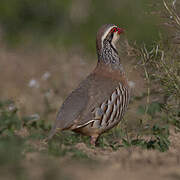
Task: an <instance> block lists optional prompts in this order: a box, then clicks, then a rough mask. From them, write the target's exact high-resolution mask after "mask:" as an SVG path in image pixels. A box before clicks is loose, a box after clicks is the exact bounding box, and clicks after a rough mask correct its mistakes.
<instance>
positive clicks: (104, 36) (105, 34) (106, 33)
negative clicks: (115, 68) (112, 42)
mask: <svg viewBox="0 0 180 180" xmlns="http://www.w3.org/2000/svg"><path fill="white" fill-rule="evenodd" d="M114 27H117V26H111V27H110V28H108V29H107V31H106V32H105V33H104V35H103V36H102V38H101V45H102V47H103V41H104V39H105V38H106V36H107V35H108V33H109V31H110V29H112V28H114Z"/></svg>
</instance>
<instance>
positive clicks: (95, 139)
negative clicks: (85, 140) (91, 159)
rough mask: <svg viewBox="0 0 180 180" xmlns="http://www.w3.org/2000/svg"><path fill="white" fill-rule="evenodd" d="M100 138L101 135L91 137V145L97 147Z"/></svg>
mask: <svg viewBox="0 0 180 180" xmlns="http://www.w3.org/2000/svg"><path fill="white" fill-rule="evenodd" d="M98 137H99V135H94V136H91V141H90V143H91V145H92V146H94V147H95V146H96V143H97V140H98Z"/></svg>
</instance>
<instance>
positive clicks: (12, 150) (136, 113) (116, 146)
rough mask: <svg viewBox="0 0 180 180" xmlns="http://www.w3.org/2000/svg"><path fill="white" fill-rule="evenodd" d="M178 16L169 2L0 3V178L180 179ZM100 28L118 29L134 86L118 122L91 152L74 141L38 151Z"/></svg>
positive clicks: (84, 142) (92, 52)
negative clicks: (126, 108) (122, 115)
mask: <svg viewBox="0 0 180 180" xmlns="http://www.w3.org/2000/svg"><path fill="white" fill-rule="evenodd" d="M179 7H180V2H179V1H176V0H166V1H163V0H151V1H144V0H138V1H135V0H111V1H109V0H98V1H97V0H0V82H1V83H0V167H1V168H0V174H1V177H2V178H3V179H13V178H14V179H18V180H19V179H24V178H25V177H26V179H27V177H29V179H32V178H35V179H39V180H40V179H50V178H51V179H78V180H79V179H84V177H85V178H86V179H106V178H107V177H109V178H108V179H118V178H119V177H120V175H119V173H120V172H121V176H122V179H134V180H135V179H141V178H143V179H144V177H145V178H146V179H148V178H149V179H152V178H155V179H164V177H165V176H164V175H166V174H168V175H167V177H173V178H174V179H178V178H179V177H180V174H179V155H178V153H177V152H179V150H180V144H179V134H178V133H177V132H179V131H180V130H179V129H180V112H179V109H180V108H179V107H180V103H179V99H180V78H179V73H180V63H179V58H180V46H179V44H180V18H179V17H180V14H179V12H180V11H179ZM106 23H112V24H116V25H118V26H119V27H122V28H124V29H125V33H124V34H123V35H122V36H121V38H120V41H119V42H118V45H117V48H118V51H119V54H120V58H121V60H122V64H123V66H124V68H125V71H126V74H127V76H128V79H129V81H131V84H132V85H133V89H132V98H131V102H130V106H129V109H128V112H127V113H126V116H125V121H123V123H121V124H120V126H118V127H117V128H114V130H112V131H110V132H109V133H107V134H105V135H104V136H103V137H102V138H101V139H100V145H99V147H98V148H95V149H94V148H92V147H90V144H89V141H88V140H89V139H88V138H87V137H82V136H79V135H77V134H74V133H72V132H67V133H66V132H65V133H64V135H62V134H60V135H57V136H56V137H55V138H54V139H53V141H52V142H51V143H49V144H43V143H42V140H43V139H44V138H45V137H46V136H47V134H48V132H49V130H50V127H51V124H52V123H53V122H54V120H55V118H56V114H57V111H58V109H59V108H60V106H61V104H62V102H63V101H64V99H65V98H66V97H67V95H68V94H69V93H70V92H71V91H72V90H73V89H74V88H76V87H77V85H78V84H79V82H80V81H82V80H83V79H84V78H85V77H86V76H87V75H88V74H89V73H90V72H91V71H92V70H93V68H94V67H95V66H96V63H97V56H96V44H95V42H96V41H95V40H96V33H97V31H98V29H99V28H100V27H101V26H102V25H103V24H106ZM170 126H173V127H175V129H176V133H177V134H176V133H174V131H173V133H171V136H170V130H171V129H170V128H169V127H170ZM169 139H170V140H169ZM171 143H172V145H171V146H170V144H171ZM168 150H169V151H168ZM164 151H167V152H166V153H164V154H163V153H162V152H164ZM160 165H161V167H160ZM172 166H173V167H174V169H173V168H170V167H172ZM99 169H101V170H100V171H99ZM142 169H143V170H142ZM9 172H11V173H9ZM92 172H93V173H92ZM102 172H105V173H102ZM133 173H135V174H133ZM148 174H149V175H150V176H149V175H148ZM152 175H153V176H152ZM1 177H0V179H1ZM37 177H38V178H37Z"/></svg>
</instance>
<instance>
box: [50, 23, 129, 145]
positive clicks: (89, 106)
mask: <svg viewBox="0 0 180 180" xmlns="http://www.w3.org/2000/svg"><path fill="white" fill-rule="evenodd" d="M123 31H124V30H123V29H122V28H119V27H118V26H116V25H114V24H105V25H103V26H102V27H101V28H100V29H99V31H98V33H97V36H96V48H97V56H98V62H97V66H96V67H95V69H94V70H93V71H92V73H91V74H90V75H89V76H87V78H86V79H85V80H83V81H82V82H81V83H80V84H79V86H78V87H77V88H76V89H75V90H74V91H72V93H71V94H70V95H69V96H68V97H67V98H66V99H65V101H64V103H63V104H62V106H61V108H60V110H59V113H58V115H57V119H56V121H55V123H54V125H53V126H52V129H51V131H50V134H49V137H48V138H49V139H51V138H52V137H53V136H54V134H56V132H57V131H64V130H72V131H74V132H78V133H81V134H83V135H87V136H90V137H91V144H93V145H95V143H96V141H97V139H98V137H99V136H100V135H101V134H102V133H104V132H106V131H107V130H109V129H111V128H113V127H114V126H116V125H117V124H118V123H119V122H120V120H121V119H122V117H123V115H124V112H125V111H126V109H127V105H128V103H129V98H130V89H129V86H128V82H127V78H126V75H125V72H124V70H123V67H122V64H121V61H120V58H119V55H118V51H117V49H116V42H117V41H118V39H119V36H120V34H121V33H123Z"/></svg>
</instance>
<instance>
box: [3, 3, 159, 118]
mask: <svg viewBox="0 0 180 180" xmlns="http://www.w3.org/2000/svg"><path fill="white" fill-rule="evenodd" d="M161 5H162V4H160V3H159V2H158V1H157V0H156V1H154V2H153V1H151V2H150V3H149V2H146V1H143V0H139V1H137V2H134V1H133V0H128V1H127V0H120V1H117V0H113V1H111V2H110V1H108V0H104V1H94V0H51V1H49V0H44V1H42V0H31V1H29V0H1V2H0V47H1V48H0V68H1V70H0V80H1V82H2V83H1V88H0V97H1V99H4V98H5V99H6V98H8V99H9V98H10V99H13V100H15V101H16V102H17V103H18V106H20V109H19V110H20V112H22V113H28V114H29V113H33V114H34V113H38V114H39V113H40V114H41V115H42V114H43V115H44V113H45V115H47V114H46V113H47V111H52V114H53V115H54V114H55V113H54V112H55V111H57V108H59V106H60V104H61V103H62V100H63V99H64V97H65V96H67V94H68V93H69V92H70V91H71V90H72V89H73V88H74V87H76V86H77V84H78V82H80V81H81V80H82V79H84V78H85V77H86V76H87V75H88V73H89V72H91V71H92V69H93V68H94V67H95V65H96V60H97V58H96V45H95V38H96V32H97V30H98V28H100V27H101V26H102V25H103V24H105V23H114V24H116V25H118V26H120V27H123V28H124V29H125V31H126V32H125V35H123V37H122V40H121V42H120V43H121V45H119V47H118V49H120V51H121V52H120V54H121V55H122V56H123V59H124V58H125V60H124V61H125V62H124V64H125V66H126V64H127V66H130V67H129V68H128V69H129V70H128V71H132V69H133V66H132V61H129V62H128V61H127V57H126V56H127V47H126V46H129V45H128V44H129V43H130V44H138V45H141V44H143V43H146V44H147V45H148V46H151V45H152V44H153V43H154V42H155V41H157V40H158V39H159V33H160V28H159V26H158V25H159V17H158V16H157V9H158V8H159V7H160V6H161ZM161 33H162V32H161ZM125 42H126V43H125ZM129 48H130V46H129ZM128 74H129V75H130V73H128ZM133 76H134V75H133ZM49 99H51V100H50V101H51V102H49ZM49 114H50V113H49ZM46 118H48V117H47V116H46ZM52 118H53V119H54V118H55V117H54V116H53V117H52Z"/></svg>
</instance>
